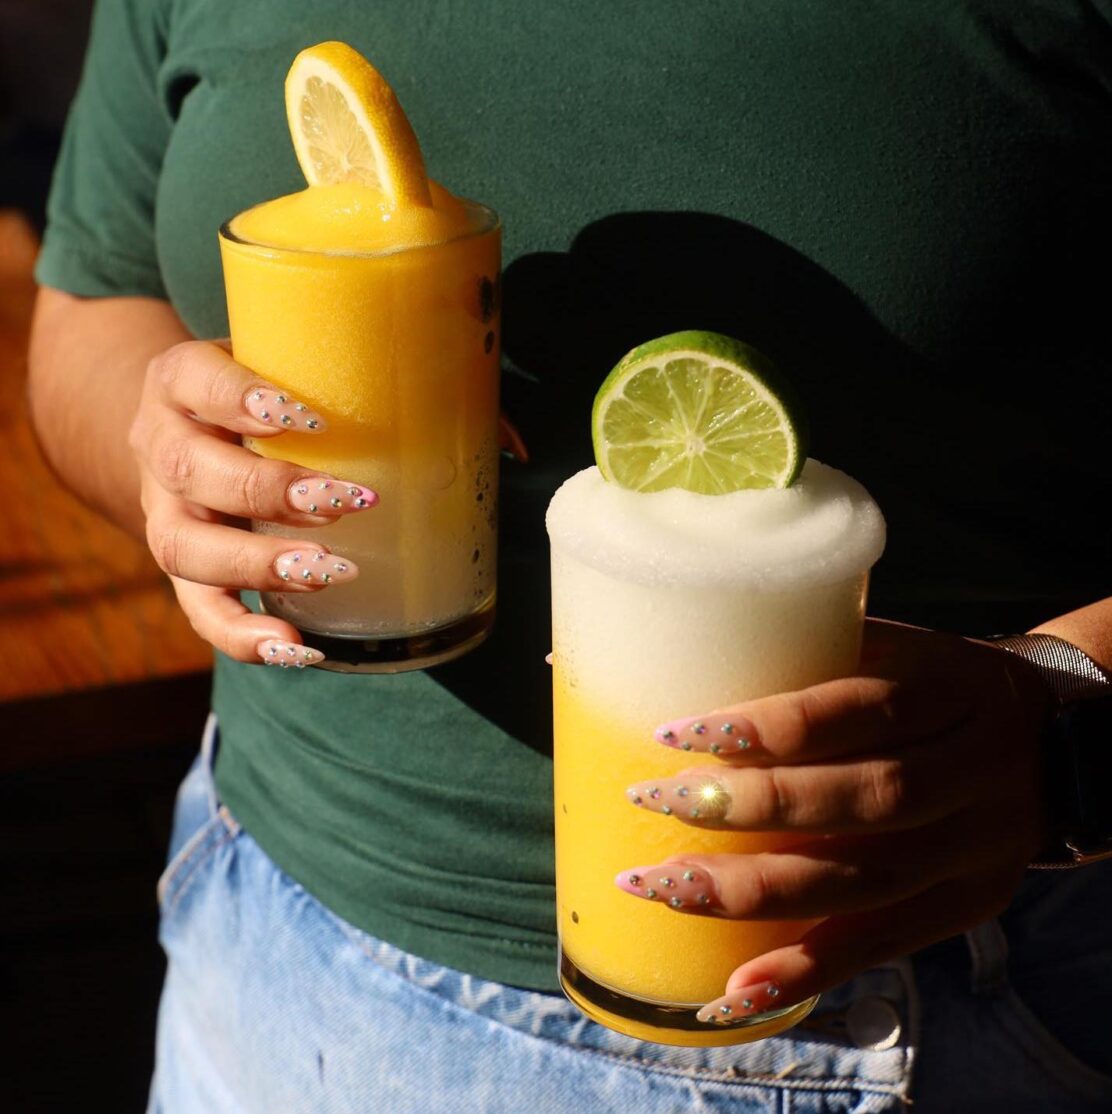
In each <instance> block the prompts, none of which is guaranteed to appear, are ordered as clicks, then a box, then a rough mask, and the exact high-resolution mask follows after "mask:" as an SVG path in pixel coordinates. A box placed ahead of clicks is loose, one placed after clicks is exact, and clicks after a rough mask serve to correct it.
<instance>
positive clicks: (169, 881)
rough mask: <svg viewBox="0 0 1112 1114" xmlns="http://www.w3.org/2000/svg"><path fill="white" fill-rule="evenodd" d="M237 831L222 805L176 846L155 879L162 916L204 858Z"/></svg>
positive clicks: (177, 899) (193, 877) (173, 902)
mask: <svg viewBox="0 0 1112 1114" xmlns="http://www.w3.org/2000/svg"><path fill="white" fill-rule="evenodd" d="M237 831H238V827H237V826H236V824H235V821H234V820H232V818H231V816H230V815H229V814H228V813H227V810H226V809H224V808H223V807H221V809H220V811H219V812H217V814H216V815H215V816H212V817H210V818H209V819H208V820H206V821H205V822H204V823H203V824H202V825H201V827H200V828H198V829H197V830H196V831H194V832H193V834H192V835H190V836H189V837H188V838H187V839H186V840H185V841H184V842H183V843H182V844H181V846H180V847H179V848H178V850H177V853H176V854H175V855H174V856H173V858H171V859H170V861H169V862H168V863H167V864H166V868H165V869H164V870H163V872H162V874H161V875H160V876H159V879H158V887H157V894H158V906H159V909H160V910H161V912H162V915H163V916H165V915H166V914H167V913H169V912H170V911H171V910H172V909H173V907H174V906H175V905H176V904H177V903H178V902H179V901H180V900H181V898H182V897H183V896H184V894H185V892H186V891H187V890H188V888H189V886H190V885H191V884H192V883H193V881H194V880H195V879H196V877H197V876H198V874H199V872H200V868H201V867H202V866H203V865H204V863H205V860H206V859H208V858H209V856H210V855H211V854H212V853H213V852H214V851H216V849H217V848H218V847H221V846H223V845H224V844H225V843H227V842H228V841H229V840H231V839H232V838H234V836H235V835H236V833H237Z"/></svg>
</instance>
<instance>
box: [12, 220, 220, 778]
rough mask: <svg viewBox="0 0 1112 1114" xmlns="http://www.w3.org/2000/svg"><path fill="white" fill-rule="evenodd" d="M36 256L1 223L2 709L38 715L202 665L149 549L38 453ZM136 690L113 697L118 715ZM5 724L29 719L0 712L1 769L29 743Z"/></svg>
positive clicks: (18, 232)
mask: <svg viewBox="0 0 1112 1114" xmlns="http://www.w3.org/2000/svg"><path fill="white" fill-rule="evenodd" d="M36 251H37V244H36V242H35V237H34V234H33V232H32V231H31V228H30V227H29V225H28V224H27V222H26V221H25V220H24V219H23V218H22V216H20V215H19V214H16V213H12V212H0V491H3V492H4V519H3V521H4V527H5V528H4V531H3V536H4V539H5V541H4V544H3V546H2V549H0V646H3V647H4V661H3V666H2V668H0V701H5V702H10V701H34V700H35V698H39V699H40V703H31V704H24V705H23V707H24V709H25V710H26V709H28V708H36V707H40V708H41V710H42V714H45V713H46V711H47V709H48V707H49V703H46V704H42V703H41V698H43V697H46V696H50V695H54V694H60V693H78V692H85V691H87V690H91V689H99V688H103V687H105V686H132V685H135V684H137V683H140V682H145V681H157V680H158V679H161V678H169V677H180V676H182V675H185V674H195V673H198V672H201V671H207V670H208V669H209V668H210V665H211V655H210V650H209V647H208V646H207V645H206V644H205V643H203V642H202V641H201V640H200V639H199V638H197V636H196V635H195V634H194V633H193V631H192V630H191V628H190V627H189V624H188V623H187V622H186V620H185V618H184V617H183V616H182V614H181V612H180V611H179V610H178V607H177V604H176V602H175V599H174V594H173V591H172V590H171V589H170V586H169V582H168V581H167V580H166V578H165V577H164V576H163V575H162V573H161V572H160V571H159V569H158V568H157V566H156V565H155V564H154V561H153V560H152V559H151V557H150V555H149V554H148V552H147V550H146V548H145V547H144V546H143V545H141V544H140V543H139V542H138V541H135V540H133V539H132V538H130V537H128V536H127V535H126V534H124V533H123V532H121V531H120V530H118V529H116V528H115V527H114V526H111V525H109V524H108V523H107V522H105V521H104V520H103V519H101V518H99V517H98V516H97V515H96V514H94V513H93V512H92V511H90V510H87V509H86V508H85V507H84V506H83V505H82V504H81V503H80V502H79V500H78V499H76V498H75V497H74V496H73V495H71V494H69V493H68V492H67V491H66V490H65V489H64V488H63V487H62V485H61V484H60V483H59V482H58V481H57V480H56V479H55V478H54V477H53V475H52V474H51V472H50V470H49V468H48V466H47V464H46V462H45V461H44V460H43V457H42V454H41V453H40V452H39V449H38V446H37V444H36V442H35V437H34V434H33V432H32V429H31V424H30V421H29V418H28V413H27V404H26V399H25V396H26V390H25V386H26V371H27V365H26V347H27V333H28V328H29V324H30V314H31V306H32V303H33V300H34V292H35V291H34V284H33V281H32V278H31V269H32V266H33V264H34V258H35V253H36ZM100 403H101V405H106V406H110V405H112V400H111V399H103V400H100ZM133 691H134V690H133V689H129V688H121V689H120V705H121V706H120V712H121V714H126V711H127V705H128V703H129V701H128V700H127V699H126V698H125V694H126V693H127V692H133ZM110 702H111V701H109V703H110ZM167 710H169V709H167ZM8 711H9V712H10V713H14V711H15V709H14V708H11V709H9V710H8ZM144 711H146V712H149V713H153V714H157V713H156V712H155V711H154V710H153V709H144ZM5 721H7V722H8V724H9V725H12V724H13V722H19V723H20V724H21V725H22V726H21V733H22V732H23V731H26V730H28V729H29V728H28V724H29V723H30V720H29V719H28V717H27V716H26V715H21V716H17V717H14V720H13V716H12V715H10V714H8V715H6V714H5V709H4V708H3V707H0V735H3V736H5V737H6V738H5V741H4V743H3V744H0V763H4V764H7V763H6V761H5V758H4V755H5V752H7V753H8V754H9V755H10V756H11V757H14V753H13V751H14V750H20V751H25V750H27V749H28V747H30V746H31V745H32V744H33V742H34V740H33V739H29V738H20V739H18V740H17V739H13V738H12V737H11V732H10V731H9V730H4V729H3V725H4V723H5Z"/></svg>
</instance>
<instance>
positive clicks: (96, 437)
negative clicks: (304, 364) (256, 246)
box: [30, 289, 377, 665]
mask: <svg viewBox="0 0 1112 1114" xmlns="http://www.w3.org/2000/svg"><path fill="white" fill-rule="evenodd" d="M30 371H31V374H30V401H31V413H32V420H33V421H34V424H35V428H36V430H37V432H38V435H39V439H40V441H41V443H42V446H43V450H44V452H45V454H46V457H47V459H48V460H49V461H50V463H51V465H52V466H53V467H54V469H55V471H56V472H57V474H58V475H59V477H60V478H61V479H62V481H63V483H65V484H66V485H67V486H68V487H69V488H71V489H72V490H73V491H74V492H76V493H77V494H78V495H79V496H81V498H83V499H84V500H85V501H86V502H87V503H89V504H90V505H91V506H93V507H95V508H96V509H97V510H99V511H100V512H101V513H102V514H104V515H105V516H106V517H107V518H109V519H110V520H111V521H113V522H116V523H117V524H118V525H120V526H122V527H123V528H124V529H126V530H128V531H129V532H131V533H133V534H135V535H137V536H139V537H143V538H145V540H146V542H147V544H148V546H149V547H150V549H151V551H152V553H153V554H154V556H155V559H156V560H157V561H158V563H159V565H160V566H161V567H162V569H163V570H164V571H165V572H166V573H167V574H169V576H170V580H171V583H172V584H173V586H174V590H175V592H176V593H177V596H178V602H179V603H180V604H181V606H182V610H183V611H184V612H185V614H186V616H187V617H188V618H189V620H190V622H191V623H192V624H193V627H194V629H195V630H196V631H197V633H198V634H200V635H201V637H202V638H204V639H206V640H207V641H209V642H211V643H212V644H213V645H214V646H216V647H217V648H218V649H220V650H222V651H223V652H224V653H225V654H228V655H229V656H230V657H234V658H237V659H238V660H240V661H244V662H260V661H265V662H267V664H270V663H272V662H277V663H278V664H282V665H294V664H296V665H304V664H312V663H313V662H316V661H319V660H320V659H321V657H322V655H321V654H320V652H319V651H317V650H313V649H312V648H310V647H306V646H302V645H301V644H300V642H299V639H300V635H299V633H298V631H297V630H296V629H295V628H294V627H292V626H291V625H290V624H289V623H286V622H285V621H283V620H281V619H278V618H276V617H275V616H270V615H254V614H252V613H251V612H250V611H248V610H247V608H245V607H244V606H243V604H242V603H241V602H240V600H239V589H242V588H254V589H260V590H270V591H284V592H285V591H289V592H311V591H320V590H322V589H324V588H327V586H328V584H330V583H340V582H342V581H343V580H350V579H352V578H353V577H354V576H357V575H358V571H359V570H358V569H357V567H356V565H355V562H354V561H350V560H347V561H338V560H332V559H331V555H330V553H329V550H328V547H327V545H326V544H325V543H323V542H315V541H314V542H310V541H307V540H305V541H299V540H296V539H291V538H283V537H281V536H279V535H261V534H252V533H249V532H248V531H245V530H243V529H240V528H238V527H239V526H241V525H242V520H243V519H245V518H255V519H265V520H267V521H269V522H276V523H281V524H285V525H290V526H299V527H321V526H327V525H328V524H329V523H331V522H334V521H335V520H336V518H337V517H338V516H340V515H342V514H349V513H354V512H358V511H362V510H365V509H367V508H369V507H371V506H373V505H374V503H375V501H376V500H377V496H375V494H374V493H373V492H371V491H368V490H366V489H364V488H362V487H360V486H358V485H354V484H349V483H346V482H341V481H339V480H338V478H337V477H333V476H326V475H324V474H317V473H314V472H312V471H311V470H309V469H306V468H302V467H299V466H297V465H295V464H290V463H286V462H284V461H281V460H269V459H263V458H262V457H260V456H257V455H256V454H255V453H252V452H250V451H249V450H248V449H246V448H244V447H243V446H242V445H241V444H240V443H239V442H240V438H241V437H242V436H244V435H248V436H252V437H256V438H261V437H280V436H281V435H282V433H283V432H284V431H285V429H287V428H289V429H293V428H301V430H302V431H303V432H315V433H323V432H324V431H325V429H326V427H327V423H326V422H325V420H324V418H323V417H322V416H321V415H319V414H316V412H315V411H311V410H307V409H306V408H305V407H304V406H302V405H301V404H299V403H295V400H293V399H291V398H289V397H288V396H286V395H284V394H283V393H282V392H280V391H279V390H278V389H277V388H276V387H274V385H273V384H270V383H267V382H266V381H265V380H262V379H260V378H259V377H258V376H257V375H255V374H254V373H253V372H252V371H250V370H249V369H248V368H245V367H243V366H242V365H240V364H237V363H236V362H235V360H233V359H232V357H231V355H230V354H229V353H228V351H227V350H226V348H225V347H224V346H222V345H220V344H217V343H213V342H210V341H197V340H193V339H192V338H191V337H190V336H189V333H188V331H187V330H186V329H185V327H184V325H183V324H182V322H181V320H180V319H179V318H178V316H177V314H176V313H175V312H174V310H173V308H172V307H171V306H169V305H168V304H167V303H166V302H163V301H159V300H158V299H153V298H78V297H73V296H72V295H69V294H64V293H62V292H60V291H57V290H52V289H43V290H42V291H41V293H40V295H39V299H38V302H37V304H36V312H35V318H34V322H33V326H32V338H31V355H30ZM271 411H273V413H271ZM279 417H280V418H281V423H279V422H277V421H276V420H275V419H276V418H279ZM309 419H312V424H308V423H309ZM302 423H305V424H302ZM325 481H328V482H333V481H335V482H337V489H338V492H339V494H338V495H337V496H336V498H334V499H332V500H330V501H329V505H328V506H327V507H318V505H317V504H316V503H315V502H312V501H311V500H312V498H313V497H312V495H311V494H310V486H309V485H310V483H312V484H313V485H314V488H315V486H316V485H317V484H318V483H320V482H325ZM302 554H304V555H305V558H306V559H305V561H304V562H302ZM310 562H311V564H312V569H313V570H315V574H316V575H315V576H311V577H310V578H308V579H304V578H303V576H298V577H297V579H296V581H295V580H294V579H293V578H292V576H291V570H292V569H293V564H292V563H300V564H298V565H297V567H298V568H302V567H303V566H307V565H309V564H310ZM325 573H327V576H325V575H324V574H325Z"/></svg>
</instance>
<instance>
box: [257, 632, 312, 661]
mask: <svg viewBox="0 0 1112 1114" xmlns="http://www.w3.org/2000/svg"><path fill="white" fill-rule="evenodd" d="M255 653H256V654H258V655H259V657H260V658H261V659H262V661H263V663H264V664H265V665H277V666H278V667H279V668H281V669H304V668H305V667H306V666H307V665H317V664H318V663H320V662H322V661H324V654H322V653H321V652H320V650H314V649H313V648H312V647H311V646H302V645H301V644H300V643H297V642H283V641H282V640H281V639H279V638H268V639H266V641H264V642H260V643H259V644H258V646H256V647H255Z"/></svg>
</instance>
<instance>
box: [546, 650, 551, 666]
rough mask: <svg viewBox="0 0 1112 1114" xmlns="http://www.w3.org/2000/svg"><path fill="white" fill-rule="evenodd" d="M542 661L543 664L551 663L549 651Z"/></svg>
mask: <svg viewBox="0 0 1112 1114" xmlns="http://www.w3.org/2000/svg"><path fill="white" fill-rule="evenodd" d="M544 663H545V665H551V664H552V654H551V652H549V653H547V654H545V655H544Z"/></svg>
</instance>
